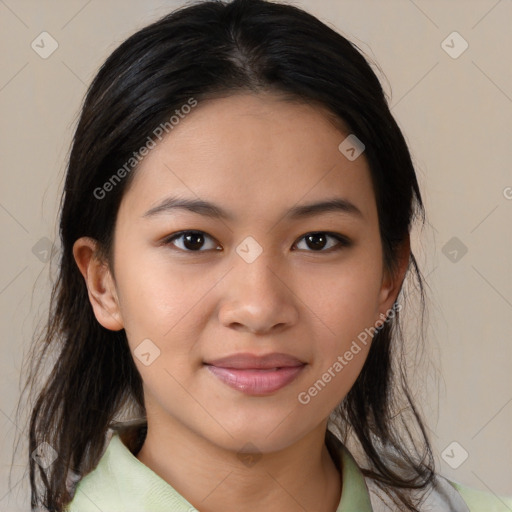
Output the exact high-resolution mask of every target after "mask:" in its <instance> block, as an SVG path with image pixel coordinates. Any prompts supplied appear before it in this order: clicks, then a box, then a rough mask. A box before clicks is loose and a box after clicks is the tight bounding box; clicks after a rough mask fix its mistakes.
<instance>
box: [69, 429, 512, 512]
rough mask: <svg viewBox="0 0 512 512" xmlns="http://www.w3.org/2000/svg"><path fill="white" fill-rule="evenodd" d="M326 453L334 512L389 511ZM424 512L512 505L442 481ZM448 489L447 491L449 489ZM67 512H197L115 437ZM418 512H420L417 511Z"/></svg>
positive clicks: (498, 509) (496, 511)
mask: <svg viewBox="0 0 512 512" xmlns="http://www.w3.org/2000/svg"><path fill="white" fill-rule="evenodd" d="M331 437H332V439H331V443H330V445H331V447H330V450H331V453H332V450H333V448H334V451H335V456H336V459H335V462H338V463H339V468H340V469H341V471H340V472H341V474H342V492H341V499H340V502H339V505H338V508H337V509H336V512H380V511H388V512H389V510H397V509H396V506H395V508H391V509H389V508H388V507H387V506H385V505H384V502H383V500H382V499H381V498H379V495H378V493H377V491H376V490H377V487H375V486H374V485H373V484H372V482H371V481H370V480H369V479H366V478H365V477H364V475H363V474H362V472H361V471H360V469H359V467H358V466H357V464H356V462H355V460H354V458H353V457H352V455H351V454H350V453H349V451H348V450H347V449H346V447H345V446H343V444H342V443H341V442H340V441H338V440H337V438H336V439H335V438H334V436H331ZM441 481H442V485H441V486H440V487H439V488H438V490H436V491H434V492H432V493H431V495H430V496H429V499H428V500H427V503H426V504H425V508H424V509H425V510H426V511H427V510H428V511H436V512H437V511H439V512H441V511H444V510H445V511H447V512H448V511H449V512H459V511H461V512H468V511H469V512H511V511H512V499H510V498H503V497H497V496H495V495H493V494H490V493H487V492H483V491H477V490H475V489H470V488H468V487H465V486H463V485H461V484H458V483H454V482H449V484H448V480H446V479H442V478H441ZM450 484H451V485H450ZM66 510H67V512H196V511H197V509H196V508H194V507H193V506H192V505H191V504H190V503H189V502H188V501H187V500H186V499H185V498H184V497H183V496H181V495H180V494H179V493H178V492H177V491H176V490H175V489H174V488H173V487H172V486H171V485H169V484H168V483H167V482H166V481H165V480H163V479H162V478H161V477H160V476H158V475H157V474H156V473H155V472H153V471H152V470H151V469H150V468H149V467H147V466H146V465H145V464H143V463H142V462H140V461H139V460H138V459H137V458H136V457H135V455H133V454H132V452H131V451H130V450H129V449H128V447H127V446H125V444H124V443H123V442H122V440H121V438H120V437H119V435H118V434H117V433H114V434H113V435H112V437H111V439H110V442H109V443H108V446H107V448H106V450H105V451H104V453H103V455H102V457H101V459H100V461H99V463H98V465H97V466H96V468H95V469H94V470H93V471H91V472H90V473H89V474H87V475H86V476H85V477H83V478H82V479H81V480H80V482H79V483H78V485H77V487H76V492H75V495H74V498H73V501H72V502H71V504H70V505H69V506H68V508H67V509H66ZM422 510H423V508H422Z"/></svg>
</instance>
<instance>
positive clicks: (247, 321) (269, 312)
mask: <svg viewBox="0 0 512 512" xmlns="http://www.w3.org/2000/svg"><path fill="white" fill-rule="evenodd" d="M237 257H238V256H237ZM223 286H224V289H223V297H224V299H223V300H222V302H221V306H220V308H219V313H218V314H219V320H220V322H221V323H222V324H223V325H224V326H226V327H229V328H232V329H236V330H238V331H247V332H250V333H252V334H266V333H271V332H272V333H274V332H277V331H281V330H283V329H286V328H289V327H290V326H292V325H294V324H295V323H296V322H297V319H298V317H299V312H298V307H297V305H298V303H299V300H298V297H297V295H296V294H295V292H294V290H293V279H292V277H291V274H290V272H286V271H285V270H284V268H283V265H281V266H280V265H278V264H277V263H276V261H275V260H272V259H271V258H270V257H269V256H267V255H266V254H265V251H263V253H262V254H261V255H260V256H259V257H258V258H257V259H256V260H255V261H253V262H252V263H247V262H245V261H244V260H242V259H241V258H240V259H239V260H238V261H235V265H234V268H232V270H231V271H230V272H229V273H228V275H227V276H226V279H225V280H223Z"/></svg>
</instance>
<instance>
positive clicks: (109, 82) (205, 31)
mask: <svg viewBox="0 0 512 512" xmlns="http://www.w3.org/2000/svg"><path fill="white" fill-rule="evenodd" d="M241 91H252V92H254V93H258V92H260V91H275V92H279V93H284V94H285V95H287V96H289V97H293V98H295V99H297V100H298V101H302V102H314V103H316V104H318V105H321V106H322V107H324V108H325V109H326V110H327V111H329V112H330V113H331V114H332V115H334V116H335V117H336V118H337V119H339V120H340V121H342V122H344V123H345V124H346V126H348V127H349V128H350V132H351V133H353V134H355V135H356V136H357V138H358V139H360V140H361V141H363V142H364V144H365V146H366V149H365V157H366V159H367V161H368V164H369V167H370V171H371V177H372V182H373V186H374V191H375V197H376V203H377V209H378V216H379V228H380V235H381V239H382V245H383V253H384V263H385V265H386V266H387V268H389V269H390V270H395V269H396V263H397V258H398V250H399V248H400V247H401V245H402V244H404V243H408V237H409V232H410V229H411V226H412V223H413V221H414V220H415V218H416V217H422V218H423V221H424V211H423V204H422V200H421V195H420V191H419V188H418V183H417V179H416V174H415V170H414V167H413V163H412V161H411V156H410V153H409V150H408V147H407V144H406V142H405V140H404V137H403V135H402V133H401V131H400V128H399V127H398V125H397V123H396V121H395V119H394V118H393V116H392V114H391V112H390V109H389V106H388V102H387V98H386V95H385V94H384V92H383V89H382V87H381V84H380V83H379V80H378V78H377V76H376V75H375V73H374V71H373V70H372V68H371V66H370V65H369V63H368V62H367V60H366V59H365V57H363V55H362V53H361V51H360V50H359V49H358V48H357V47H356V46H355V45H354V44H353V43H351V42H350V41H348V40H347V39H346V38H344V37H343V36H342V35H340V34H339V33H337V32H335V31H334V30H332V29H331V28H329V27H328V26H326V25H325V24H324V23H322V22H320V21H319V20H318V19H316V18H315V17H313V16H311V15H309V14H307V13H306V12H304V11H303V10H301V9H299V8H296V7H293V6H290V5H284V4H279V3H271V2H266V1H263V0H234V1H233V2H231V3H225V2H222V1H205V2H199V3H197V4H196V5H192V6H188V7H185V8H182V9H179V10H177V11H175V12H173V13H171V14H169V15H167V16H165V17H164V18H162V19H160V20H159V21H157V22H155V23H153V24H151V25H149V26H147V27H145V28H143V29H142V30H140V31H138V32H137V33H135V34H134V35H133V36H131V37H130V38H129V39H127V40H126V41H125V42H123V43H122V44H121V45H120V46H119V47H118V48H117V49H116V50H115V51H114V52H113V53H112V54H111V55H110V56H109V57H108V59H107V60H106V62H105V63H104V64H103V65H102V67H101V69H100V70H99V72H98V73H97V75H96V77H95V78H94V81H93V82H92V84H91V85H90V87H89V89H88V92H87V95H86V98H85V101H84V104H83V107H82V111H81V116H80V119H79V123H78V126H77V128H76V132H75V135H74V140H73V144H72V149H71V153H70V157H69V163H68V168H67V175H66V180H65V186H64V192H63V196H62V203H61V211H60V239H61V246H62V247H61V254H60V261H59V264H58V275H57V279H56V282H55V284H54V287H53V291H52V294H51V310H50V313H49V319H48V322H47V324H46V327H45V329H44V331H43V332H42V333H41V335H40V336H39V337H38V338H37V339H36V341H35V343H34V345H33V348H32V352H31V362H30V366H29V368H30V371H29V375H28V378H27V382H26V388H28V387H30V388H31V390H32V391H34V390H35V392H36V393H37V396H36V397H35V400H34V405H33V409H32V412H31V418H30V425H29V450H30V453H32V451H33V450H34V449H35V448H36V447H37V446H39V445H40V443H42V442H44V441H45V442H47V443H48V444H49V445H50V446H52V447H53V448H54V449H55V451H56V452H57V454H58V458H57V460H56V461H55V462H54V463H53V464H52V465H51V466H49V467H48V468H47V469H46V470H44V469H43V468H42V467H40V466H39V465H38V464H36V463H35V461H34V460H33V459H32V458H31V459H30V462H29V463H30V483H31V489H32V506H33V507H36V506H40V505H43V506H44V507H46V508H47V509H48V510H50V511H52V512H61V511H62V510H63V508H64V507H65V505H66V504H67V503H69V502H70V500H71V497H72V492H73V491H72V489H70V488H69V485H66V481H67V478H68V477H69V475H70V474H72V473H70V472H73V473H76V474H77V475H79V476H83V475H85V474H87V473H88V472H90V471H91V470H93V469H94V467H95V466H96V465H97V463H98V461H99V458H100V456H101V454H102V452H103V450H104V447H105V436H106V433H107V431H108V429H109V427H110V426H111V424H112V421H113V419H114V418H116V417H117V415H118V414H119V413H120V412H122V411H125V410H127V408H131V409H132V410H133V411H134V412H135V413H136V414H139V415H140V416H141V417H144V414H145V411H144V398H143V392H142V381H141V377H140V374H139V373H138V371H137V369H136V366H135V364H134V362H133V357H132V354H131V353H130V350H129V347H128V343H127V339H126V335H125V332H124V330H121V331H117V332H113V331H109V330H107V329H105V328H103V327H102V326H101V325H100V324H99V323H98V322H97V321H96V319H95V316H94V314H93V310H92V307H91V305H90V303H89V299H88V294H87V288H86V285H85V282H84V279H83V278H82V275H81V274H80V272H79V270H78V268H77V265H76V264H75V261H74V258H73V253H72V247H73V243H74V242H75V241H76V240H77V239H78V238H80V237H83V236H89V237H92V238H94V239H96V240H97V241H98V242H99V245H100V247H101V249H102V251H103V254H104V255H105V257H106V258H107V260H108V258H109V257H110V249H111V242H112V236H113V232H114V228H115V223H116V215H117V210H118V207H119V204H120V201H121V198H122V196H123V192H124V190H125V189H126V186H127V185H128V183H129V182H130V179H131V177H132V176H133V174H134V172H136V170H134V171H133V172H131V173H130V174H129V175H128V176H126V178H124V179H122V180H120V181H119V183H116V185H115V186H114V187H112V190H111V191H109V192H108V193H107V194H105V196H104V197H102V198H98V197H97V196H98V194H97V193H96V194H95V190H97V189H98V187H102V185H103V184H104V183H106V182H107V181H108V180H109V179H110V178H111V177H112V175H113V174H114V173H115V172H116V170H118V169H119V168H121V167H122V166H123V165H124V164H125V163H126V162H127V161H128V160H129V159H130V158H131V156H132V155H133V153H134V151H137V150H138V149H139V148H140V147H142V146H143V145H144V144H145V143H146V141H147V138H148V136H151V134H152V133H153V132H154V130H155V128H156V127H157V126H159V125H160V124H162V123H165V122H167V121H168V119H169V117H170V116H171V115H172V114H173V113H174V112H175V110H176V109H179V108H180V107H181V106H182V105H184V104H186V103H187V102H188V101H189V99H190V98H195V99H196V100H197V101H198V102H199V104H200V102H201V101H202V100H203V99H207V98H211V97H214V96H215V95H218V94H223V95H229V94H232V93H236V92H241ZM409 270H410V271H411V270H412V272H413V273H414V276H415V277H416V281H417V283H418V287H417V289H419V290H420V294H421V304H422V314H423V308H424V304H425V301H424V285H423V279H422V276H421V273H420V271H419V269H418V265H417V263H416V260H415V258H414V255H413V254H412V253H411V256H410V261H409ZM409 273H411V272H409ZM404 298H405V297H404V296H403V294H402V296H401V300H402V301H403V299H404ZM402 338H403V336H402V331H401V329H400V323H399V314H398V312H397V313H396V315H395V317H394V318H393V319H390V320H389V321H388V322H386V323H385V324H384V325H383V327H382V328H381V329H379V330H378V331H377V332H376V334H375V336H374V339H373V342H372V345H371V349H370V351H369V355H368V358H367V360H366V362H365V364H364V367H363V369H362V371H361V373H360V375H359V377H358V379H357V381H356V382H355V384H354V386H353V387H352V389H351V390H350V392H349V393H348V394H347V396H346V398H345V399H344V400H343V402H342V403H341V404H340V405H339V406H338V407H337V409H336V410H335V411H334V412H333V415H332V425H334V426H336V427H337V429H338V431H339V435H340V437H341V438H342V440H343V441H345V442H348V441H349V439H350V438H352V439H354V440H356V441H357V442H358V443H359V446H360V447H361V449H362V453H363V455H364V458H365V460H364V461H360V462H361V463H362V464H363V465H364V466H365V470H364V471H365V473H366V474H367V475H369V476H372V477H373V478H374V479H375V481H376V482H378V483H379V485H380V486H381V487H382V488H383V489H385V490H386V492H387V493H388V494H389V495H390V496H392V499H393V500H394V501H395V502H396V503H397V504H399V507H400V509H401V510H404V509H407V510H412V511H414V510H417V508H416V507H417V503H416V504H415V503H414V502H413V501H414V500H413V499H412V498H411V497H410V494H408V493H407V492H404V491H405V490H407V489H420V490H421V489H425V490H426V489H427V488H428V486H429V485H430V484H431V482H432V480H433V475H434V465H433V457H432V451H431V447H430V444H429V441H428V438H427V435H426V432H425V428H424V426H423V424H422V421H421V419H420V416H419V414H418V413H417V411H416V408H415V407H414V405H413V401H412V398H411V393H410V392H409V390H408V387H407V381H406V373H405V365H404V361H403V350H402V344H403V339H402ZM415 341H416V342H417V343H419V341H420V340H419V339H418V340H415ZM48 357H52V358H54V359H55V362H54V363H53V364H52V367H51V370H50V373H49V375H48V376H47V377H46V378H45V380H44V382H42V383H40V384H39V383H38V378H40V376H41V374H42V371H43V368H44V365H43V361H45V360H46V359H47V358H48ZM404 411H405V412H404ZM413 431H416V434H413ZM139 432H141V433H142V435H141V436H139V438H138V444H139V445H140V443H141V441H143V438H144V430H141V431H139ZM386 453H388V454H389V453H393V454H394V459H393V460H394V462H393V463H392V462H390V460H389V459H388V457H387V456H386V455H385V454H386ZM397 468H398V469H397Z"/></svg>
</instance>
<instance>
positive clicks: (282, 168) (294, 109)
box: [123, 93, 374, 217]
mask: <svg viewBox="0 0 512 512" xmlns="http://www.w3.org/2000/svg"><path fill="white" fill-rule="evenodd" d="M333 117H334V116H332V115H330V114H329V113H328V112H327V111H326V110H325V109H322V108H321V107H319V106H317V105H314V104H308V103H301V102H298V101H290V100H288V99H286V100H285V99H283V97H280V96H278V95H276V94H269V93H266V94H258V95H256V94H237V95H234V96H228V97H222V98H216V99H213V100H208V101H204V102H201V103H199V104H198V106H197V107H196V108H195V109H194V110H193V111H192V112H191V113H190V114H188V115H186V116H183V118H182V119H181V120H180V122H179V124H178V125H176V126H175V127H174V128H173V130H172V131H171V132H170V133H169V134H168V135H167V136H166V138H164V139H163V140H162V142H160V143H159V144H157V146H156V147H155V148H154V149H152V150H151V151H150V152H149V154H148V155H147V156H146V157H145V158H144V159H143V161H142V162H141V164H139V167H138V169H137V170H136V172H135V176H134V179H133V182H132V183H131V185H130V187H129V189H128V191H127V192H126V193H125V197H124V198H123V202H124V203H129V205H130V210H134V211H135V210H137V211H140V210H141V208H146V207H147V208H150V207H151V206H152V205H154V204H156V202H158V201H159V200H161V199H162V198H163V197H165V195H171V194H172V195H176V194H178V195H183V196H186V197H191V198H196V199H197V198H202V199H207V200H210V201H212V202H215V203H219V204H225V203H226V202H229V203H230V204H231V205H232V206H233V208H234V209H235V210H236V209H237V208H238V209H239V210H240V211H243V212H244V213H245V214H246V216H247V215H249V214H250V213H251V211H252V212H253V213H255V214H257V213H258V212H259V213H260V214H261V212H262V211H265V212H269V211H270V210H272V207H273V205H276V206H277V205H278V204H279V205H281V206H282V205H283V204H287V205H289V206H292V205H294V204H297V203H298V202H301V200H303V202H311V201H313V200H316V199H319V198H325V197H326V195H331V196H332V195H333V194H336V195H342V196H351V197H352V199H353V200H354V202H356V201H357V202H358V203H359V204H358V206H359V207H360V209H361V210H362V211H363V213H366V215H367V216H368V217H371V215H372V210H374V204H373V203H374V198H373V188H372V184H371V177H370V172H369V168H368V165H367V162H366V159H365V158H364V154H362V155H361V156H360V157H358V158H357V159H355V160H353V161H351V160H349V159H347V158H346V156H345V155H344V154H343V153H342V152H340V150H339V145H340V143H341V142H342V141H343V140H344V139H345V138H346V137H347V136H348V135H349V131H348V130H343V123H342V122H341V121H339V122H338V123H335V122H334V121H333ZM347 198H348V197H347ZM364 210H366V211H364Z"/></svg>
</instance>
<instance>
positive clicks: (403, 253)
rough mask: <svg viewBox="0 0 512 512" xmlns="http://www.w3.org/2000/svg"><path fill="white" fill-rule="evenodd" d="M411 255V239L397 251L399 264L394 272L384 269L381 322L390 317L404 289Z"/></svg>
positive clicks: (380, 300)
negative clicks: (403, 285)
mask: <svg viewBox="0 0 512 512" xmlns="http://www.w3.org/2000/svg"><path fill="white" fill-rule="evenodd" d="M410 255H411V244H410V237H409V235H407V238H406V239H405V240H404V241H403V242H402V243H401V244H400V246H399V248H398V249H397V262H396V268H395V269H394V271H393V272H391V271H390V270H389V269H387V268H384V273H383V277H382V284H381V289H380V296H379V310H378V312H379V316H380V319H381V320H385V318H386V316H388V315H389V312H390V310H391V308H392V307H393V304H394V303H395V301H396V299H397V297H398V294H399V293H400V290H401V288H402V284H403V281H404V279H405V274H406V273H407V269H408V267H409V259H410Z"/></svg>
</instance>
